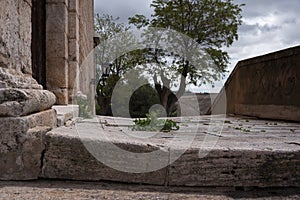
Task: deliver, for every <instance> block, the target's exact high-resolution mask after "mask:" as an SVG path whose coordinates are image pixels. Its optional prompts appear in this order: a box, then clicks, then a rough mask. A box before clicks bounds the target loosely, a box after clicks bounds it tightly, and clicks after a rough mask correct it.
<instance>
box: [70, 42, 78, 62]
mask: <svg viewBox="0 0 300 200" xmlns="http://www.w3.org/2000/svg"><path fill="white" fill-rule="evenodd" d="M69 61H71V62H74V61H75V62H79V44H78V41H77V40H76V39H69Z"/></svg>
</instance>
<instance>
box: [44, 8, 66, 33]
mask: <svg viewBox="0 0 300 200" xmlns="http://www.w3.org/2000/svg"><path fill="white" fill-rule="evenodd" d="M46 10H47V11H46V33H47V34H49V33H51V34H53V33H68V9H67V6H66V5H65V4H62V3H61V4H59V3H57V4H46Z"/></svg>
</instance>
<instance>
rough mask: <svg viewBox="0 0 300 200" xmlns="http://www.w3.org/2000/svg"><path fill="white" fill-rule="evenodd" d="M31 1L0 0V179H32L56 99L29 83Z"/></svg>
mask: <svg viewBox="0 0 300 200" xmlns="http://www.w3.org/2000/svg"><path fill="white" fill-rule="evenodd" d="M31 9H32V2H31V0H14V1H11V0H1V1H0V165H1V170H0V180H3V179H4V180H10V179H34V178H36V177H37V176H38V173H39V171H40V170H39V168H40V165H41V155H42V151H43V148H44V143H43V136H44V135H45V134H46V132H48V131H49V130H51V128H53V127H55V126H56V113H55V111H54V110H52V109H51V106H52V105H53V104H54V103H55V96H54V94H52V93H51V92H49V91H46V90H43V89H42V86H41V85H39V84H38V83H37V82H36V80H34V79H33V78H32V64H31V30H32V26H31Z"/></svg>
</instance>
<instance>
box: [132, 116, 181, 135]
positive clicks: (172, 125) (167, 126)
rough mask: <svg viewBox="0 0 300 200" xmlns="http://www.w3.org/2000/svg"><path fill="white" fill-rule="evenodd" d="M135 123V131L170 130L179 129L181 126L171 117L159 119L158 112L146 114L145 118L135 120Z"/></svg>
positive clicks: (133, 128)
mask: <svg viewBox="0 0 300 200" xmlns="http://www.w3.org/2000/svg"><path fill="white" fill-rule="evenodd" d="M134 123H135V125H134V126H133V127H132V130H133V131H163V132H170V131H172V130H178V129H179V126H178V125H177V123H176V122H175V121H173V120H171V119H166V120H164V119H158V118H157V113H156V112H151V113H150V114H146V118H145V119H136V120H134Z"/></svg>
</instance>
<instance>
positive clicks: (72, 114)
mask: <svg viewBox="0 0 300 200" xmlns="http://www.w3.org/2000/svg"><path fill="white" fill-rule="evenodd" d="M52 108H53V109H54V110H56V113H57V126H58V127H60V126H63V125H65V123H66V122H67V121H69V120H72V119H75V118H78V116H79V106H78V105H67V106H60V105H56V106H52Z"/></svg>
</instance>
